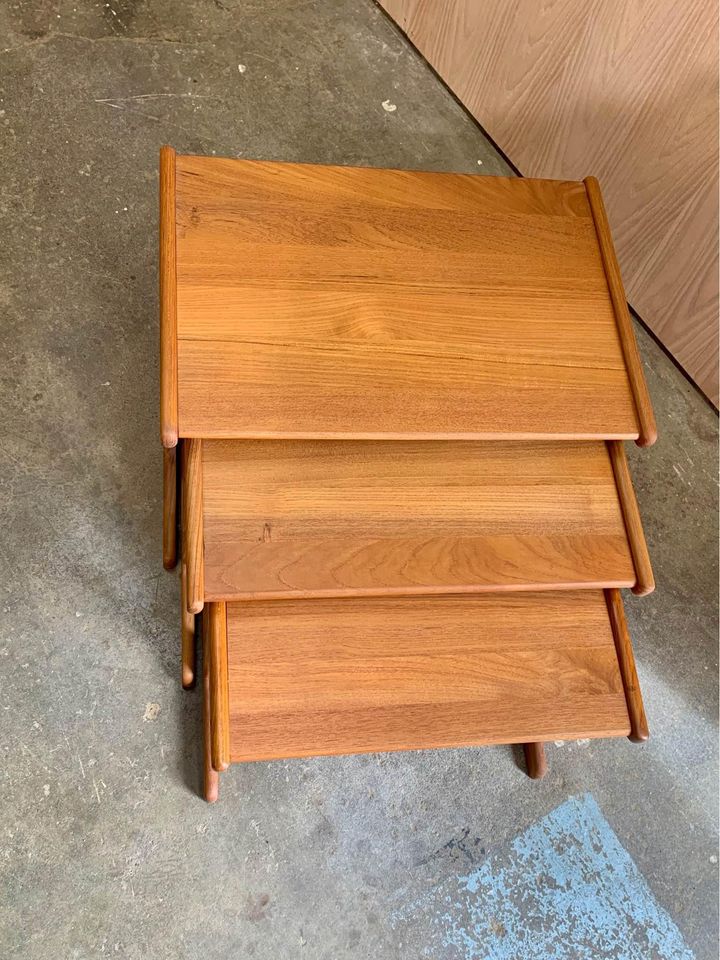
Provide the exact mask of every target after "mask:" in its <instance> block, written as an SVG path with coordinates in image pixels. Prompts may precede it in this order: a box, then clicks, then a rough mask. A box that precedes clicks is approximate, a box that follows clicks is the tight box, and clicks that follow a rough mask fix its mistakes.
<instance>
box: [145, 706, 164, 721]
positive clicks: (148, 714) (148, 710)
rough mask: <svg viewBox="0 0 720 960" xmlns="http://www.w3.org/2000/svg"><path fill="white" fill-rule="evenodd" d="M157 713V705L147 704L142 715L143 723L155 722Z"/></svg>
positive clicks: (158, 709)
mask: <svg viewBox="0 0 720 960" xmlns="http://www.w3.org/2000/svg"><path fill="white" fill-rule="evenodd" d="M159 713H160V704H159V703H147V704H146V705H145V713H144V714H143V723H147V722H148V721H150V720H157V718H158V714H159Z"/></svg>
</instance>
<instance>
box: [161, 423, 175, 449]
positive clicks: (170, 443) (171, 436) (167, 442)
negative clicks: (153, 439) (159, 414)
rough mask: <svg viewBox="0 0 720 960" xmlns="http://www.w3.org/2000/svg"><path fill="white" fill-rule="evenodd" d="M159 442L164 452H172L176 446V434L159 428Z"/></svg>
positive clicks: (166, 428) (170, 429)
mask: <svg viewBox="0 0 720 960" xmlns="http://www.w3.org/2000/svg"><path fill="white" fill-rule="evenodd" d="M160 441H161V443H162V445H163V447H164V448H165V449H166V450H172V449H173V448H174V447H176V446H177V445H178V432H177V430H173V429H172V428H168V427H164V426H162V427H160Z"/></svg>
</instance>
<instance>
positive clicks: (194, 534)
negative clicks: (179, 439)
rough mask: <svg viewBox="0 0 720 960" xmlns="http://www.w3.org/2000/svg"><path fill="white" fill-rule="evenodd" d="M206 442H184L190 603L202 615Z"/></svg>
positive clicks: (185, 555) (184, 536)
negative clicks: (204, 461)
mask: <svg viewBox="0 0 720 960" xmlns="http://www.w3.org/2000/svg"><path fill="white" fill-rule="evenodd" d="M202 480H203V468H202V440H195V439H192V440H183V458H182V476H181V481H182V498H181V499H182V504H181V506H182V516H183V529H182V549H183V558H184V560H185V566H186V589H187V604H188V611H189V612H190V613H200V611H201V610H202V608H203V602H204V594H205V589H204V572H203V571H204V550H203V482H202Z"/></svg>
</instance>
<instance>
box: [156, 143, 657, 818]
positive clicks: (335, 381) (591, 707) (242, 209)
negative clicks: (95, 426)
mask: <svg viewBox="0 0 720 960" xmlns="http://www.w3.org/2000/svg"><path fill="white" fill-rule="evenodd" d="M160 305H161V325H160V326H161V433H162V440H163V444H164V447H165V450H164V522H163V558H164V563H165V566H166V567H168V568H171V567H173V566H174V565H175V562H176V560H177V556H178V552H180V553H181V633H182V679H183V685H184V686H190V685H192V683H193V681H194V677H195V655H194V635H195V617H196V614H199V613H201V612H202V636H203V646H204V655H203V687H204V705H205V706H204V716H205V750H206V753H205V795H206V798H207V799H209V800H214V799H216V798H217V786H218V777H217V775H218V772H220V771H223V770H225V769H226V768H227V766H228V765H229V764H230V763H232V762H241V761H247V760H267V759H273V758H278V757H300V756H311V755H315V754H342V753H352V752H363V751H375V750H401V749H418V748H424V747H442V746H460V745H479V744H486V743H508V742H518V743H523V744H524V746H525V753H526V759H527V765H528V772H529V774H530V775H531V776H541V775H542V774H543V773H544V772H545V769H546V761H545V755H544V750H543V746H542V744H543V742H544V741H547V740H554V739H572V738H577V737H592V736H594V737H601V736H629V737H630V738H631V739H633V740H643V739H646V737H647V723H646V720H645V715H644V711H643V707H642V699H641V697H640V691H639V686H638V681H637V674H636V671H635V665H634V659H633V654H632V647H631V644H630V640H629V637H628V633H627V626H626V623H625V618H624V614H623V609H622V601H621V599H620V593H619V590H620V589H622V588H630V589H632V590H633V591H634V592H635V593H637V594H645V593H649V592H650V591H651V590H652V589H653V587H654V581H653V575H652V570H651V567H650V562H649V557H648V552H647V547H646V545H645V540H644V537H643V532H642V526H641V523H640V517H639V513H638V508H637V502H636V500H635V496H634V492H633V487H632V481H631V478H630V473H629V470H628V465H627V460H626V457H625V452H624V448H623V441H624V440H630V439H632V440H635V442H636V443H638V444H639V445H641V446H645V445H649V444H651V443H652V442H654V440H655V435H656V430H655V423H654V419H653V414H652V409H651V406H650V401H649V398H648V394H647V388H646V385H645V380H644V377H643V374H642V369H641V366H640V361H639V357H638V352H637V346H636V343H635V339H634V335H633V330H632V325H631V321H630V317H629V314H628V310H627V305H626V302H625V295H624V292H623V288H622V282H621V279H620V273H619V270H618V266H617V262H616V259H615V254H614V252H613V248H612V241H611V237H610V231H609V228H608V225H607V220H606V216H605V212H604V208H603V204H602V199H601V196H600V191H599V188H598V185H597V182H596V181H595V180H594V179H593V178H588V179H587V180H586V181H584V182H581V183H577V182H561V181H539V180H522V179H506V178H495V177H484V176H477V175H476V176H467V175H459V174H436V173H419V172H409V171H398V170H377V169H372V170H369V169H360V168H349V167H328V166H315V165H310V164H281V163H265V162H258V161H244V160H226V159H219V158H214V157H213V158H204V157H192V156H177V155H176V154H175V152H174V151H173V150H172V149H171V148H169V147H164V148H163V150H162V152H161V164H160ZM178 450H179V454H178V452H177V451H178ZM178 505H179V509H178ZM178 514H179V515H180V522H178ZM178 533H179V535H180V536H179V546H180V549H179V551H178Z"/></svg>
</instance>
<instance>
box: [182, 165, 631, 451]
mask: <svg viewBox="0 0 720 960" xmlns="http://www.w3.org/2000/svg"><path fill="white" fill-rule="evenodd" d="M177 184H178V206H177V234H178V254H177V278H178V321H177V322H178V336H179V338H180V339H179V343H178V371H179V372H178V377H179V422H180V432H181V434H182V435H183V436H203V437H255V438H260V437H288V436H304V437H326V438H327V437H330V438H332V437H338V438H340V437H347V436H352V437H367V438H372V437H378V438H386V437H396V438H397V437H416V436H422V437H437V438H443V437H454V438H457V437H467V438H479V437H488V438H491V437H493V438H494V437H503V436H505V437H512V438H518V437H536V438H538V437H586V438H593V437H603V438H605V437H614V438H617V439H622V438H635V437H637V436H638V433H639V427H638V420H637V417H636V413H635V408H634V404H633V397H632V393H631V389H630V384H629V382H628V375H627V371H626V368H625V362H624V359H623V350H622V346H621V341H620V336H619V333H618V327H617V324H616V320H615V316H614V313H613V306H612V301H611V298H610V293H609V290H608V286H607V280H606V276H605V271H604V268H603V259H602V255H601V251H600V248H599V245H598V239H597V235H596V232H595V226H594V221H593V217H592V212H591V209H590V205H589V203H588V198H587V195H586V193H585V189H584V186H583V185H582V184H579V183H566V182H550V181H529V180H525V181H521V180H517V179H512V178H510V179H508V178H502V177H493V178H489V177H479V176H467V175H458V174H433V173H418V172H404V171H394V170H366V169H358V168H349V167H348V168H343V167H318V166H312V165H307V164H272V163H260V162H252V161H240V160H221V159H218V158H201V157H178V159H177Z"/></svg>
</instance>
